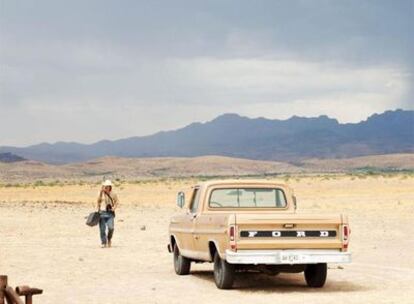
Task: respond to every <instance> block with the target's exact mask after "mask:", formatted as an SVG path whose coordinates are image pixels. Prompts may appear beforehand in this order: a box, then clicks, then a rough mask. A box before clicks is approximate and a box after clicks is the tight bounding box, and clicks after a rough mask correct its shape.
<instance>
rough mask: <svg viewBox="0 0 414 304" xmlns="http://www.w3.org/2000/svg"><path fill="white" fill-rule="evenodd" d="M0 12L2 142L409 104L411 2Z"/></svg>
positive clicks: (46, 4)
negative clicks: (228, 117) (229, 116)
mask: <svg viewBox="0 0 414 304" xmlns="http://www.w3.org/2000/svg"><path fill="white" fill-rule="evenodd" d="M236 4H237V5H236ZM2 5H3V6H2V9H1V18H0V39H1V41H0V65H1V70H0V106H1V107H2V111H0V128H1V129H10V132H8V135H7V137H6V136H2V137H1V138H0V145H4V144H13V145H27V144H32V143H38V142H42V141H51V142H53V141H58V140H73V141H81V142H94V141H96V140H99V139H103V138H109V139H114V138H121V137H127V136H134V135H145V134H150V133H153V132H156V131H158V130H164V129H171V128H178V127H181V126H183V125H185V124H187V123H191V122H193V121H206V120H209V119H212V118H214V117H215V116H216V115H219V114H222V113H224V112H238V113H240V114H243V115H246V116H266V117H269V118H288V117H289V116H291V115H304V116H309V115H311V116H315V115H320V114H328V115H329V116H332V117H335V118H338V119H339V120H340V121H344V122H347V121H358V120H361V119H365V118H366V117H367V116H368V115H370V114H372V113H373V112H381V111H384V110H387V109H393V108H398V107H404V108H413V102H412V99H413V97H414V95H413V85H412V83H413V81H412V75H413V67H414V64H413V58H412V52H413V41H414V38H413V37H412V33H411V32H412V31H411V29H412V27H413V18H412V16H411V15H410V13H409V12H410V7H411V8H412V1H398V2H393V3H392V5H391V4H389V3H388V2H387V1H372V2H371V1H366V2H364V3H360V2H359V1H348V2H347V3H342V2H332V1H323V0H322V1H319V4H318V5H315V4H314V2H307V1H289V2H277V1H260V2H259V3H256V2H251V1H237V2H235V1H203V2H194V1H181V2H175V3H174V4H169V3H168V2H167V3H166V2H159V1H151V2H147V1H143V2H141V1H127V0H124V1H122V2H120V3H114V2H112V1H103V0H102V1H88V2H87V3H85V2H84V1H71V2H70V3H69V2H66V1H46V0H44V1H25V2H19V1H7V0H4V1H3V3H2ZM10 126H13V127H12V128H10Z"/></svg>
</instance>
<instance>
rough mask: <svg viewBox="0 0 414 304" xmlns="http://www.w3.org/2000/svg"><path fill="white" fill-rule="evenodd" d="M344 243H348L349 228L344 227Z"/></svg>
mask: <svg viewBox="0 0 414 304" xmlns="http://www.w3.org/2000/svg"><path fill="white" fill-rule="evenodd" d="M343 237H344V241H348V239H349V227H348V226H347V225H344V232H343Z"/></svg>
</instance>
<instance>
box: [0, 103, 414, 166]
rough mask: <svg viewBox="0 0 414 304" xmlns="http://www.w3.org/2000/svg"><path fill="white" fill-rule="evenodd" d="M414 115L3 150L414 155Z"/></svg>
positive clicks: (293, 158)
mask: <svg viewBox="0 0 414 304" xmlns="http://www.w3.org/2000/svg"><path fill="white" fill-rule="evenodd" d="M413 152H414V111H408V110H395V111H386V112H384V113H382V114H373V115H372V116H370V117H368V118H367V119H366V120H364V121H361V122H359V123H346V124H342V123H339V122H338V121H337V120H336V119H332V118H329V117H327V116H324V115H323V116H319V117H314V118H306V117H298V116H293V117H291V118H289V119H286V120H278V119H266V118H253V119H252V118H248V117H243V116H240V115H237V114H223V115H221V116H218V117H217V118H215V119H213V120H211V121H209V122H206V123H192V124H190V125H188V126H186V127H184V128H181V129H177V130H172V131H162V132H158V133H156V134H153V135H149V136H141V137H130V138H125V139H119V140H113V141H110V140H103V141H99V142H96V143H93V144H80V143H69V142H57V143H54V144H49V143H42V144H38V145H32V146H28V147H9V146H3V147H0V153H12V154H14V155H18V156H19V157H23V158H25V159H30V160H37V161H42V162H47V163H55V164H61V163H71V162H81V161H87V160H90V159H94V158H98V157H103V156H119V157H167V156H168V157H172V156H174V157H192V156H203V155H221V156H229V157H239V158H249V159H258V160H273V161H288V162H292V163H295V162H300V161H302V160H304V159H309V158H320V159H323V158H348V157H355V156H364V155H374V154H390V153H413Z"/></svg>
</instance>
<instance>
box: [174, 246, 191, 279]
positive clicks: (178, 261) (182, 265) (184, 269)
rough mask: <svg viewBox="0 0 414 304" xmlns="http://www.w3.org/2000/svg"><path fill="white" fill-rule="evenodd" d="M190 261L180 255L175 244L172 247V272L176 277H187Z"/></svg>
mask: <svg viewBox="0 0 414 304" xmlns="http://www.w3.org/2000/svg"><path fill="white" fill-rule="evenodd" d="M190 268H191V260H190V259H187V258H186V257H183V256H182V255H181V254H180V250H179V249H178V246H177V244H175V245H174V270H175V273H176V274H178V275H187V274H189V273H190Z"/></svg>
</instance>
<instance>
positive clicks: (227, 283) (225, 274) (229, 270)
mask: <svg viewBox="0 0 414 304" xmlns="http://www.w3.org/2000/svg"><path fill="white" fill-rule="evenodd" d="M214 281H215V283H216V286H217V288H219V289H230V288H231V287H232V286H233V282H234V265H232V264H229V263H227V261H226V260H223V259H221V258H220V256H219V254H218V253H217V252H216V254H215V256H214Z"/></svg>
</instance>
